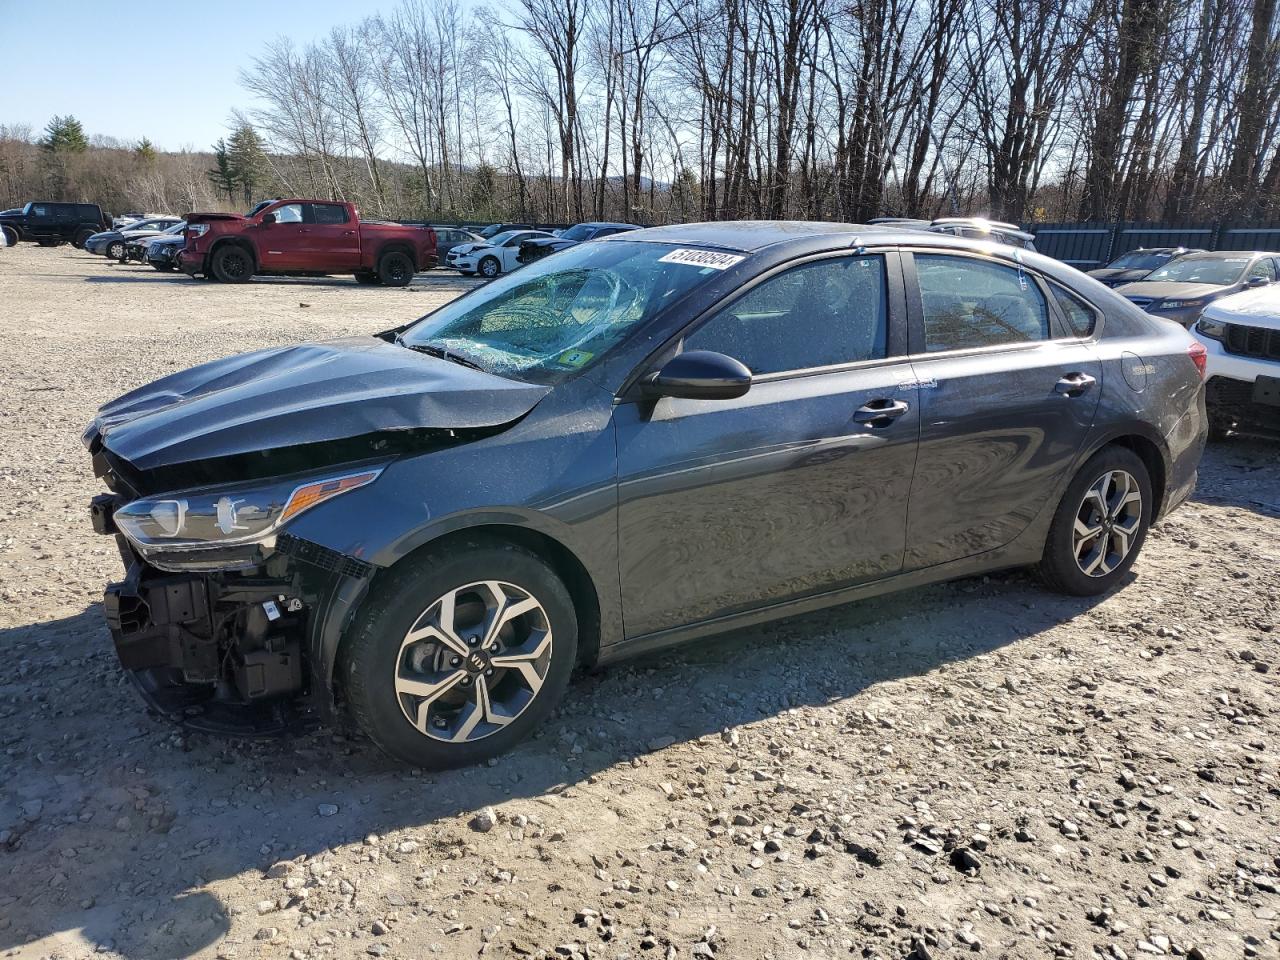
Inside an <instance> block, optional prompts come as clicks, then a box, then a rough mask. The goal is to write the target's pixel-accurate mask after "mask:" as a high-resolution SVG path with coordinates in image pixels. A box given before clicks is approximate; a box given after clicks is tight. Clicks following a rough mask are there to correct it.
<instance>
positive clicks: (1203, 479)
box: [1192, 436, 1280, 518]
mask: <svg viewBox="0 0 1280 960" xmlns="http://www.w3.org/2000/svg"><path fill="white" fill-rule="evenodd" d="M1277 467H1280V443H1277V442H1275V441H1268V440H1255V439H1253V438H1251V437H1234V436H1233V437H1231V438H1229V439H1227V440H1222V441H1218V442H1216V443H1212V444H1210V445H1209V447H1208V448H1207V449H1206V450H1205V455H1204V459H1203V460H1201V461H1200V482H1199V483H1198V484H1197V485H1196V490H1195V493H1194V494H1192V499H1193V500H1197V501H1199V502H1201V503H1209V504H1213V505H1215V506H1228V507H1240V508H1242V509H1245V510H1250V511H1252V512H1254V513H1258V514H1261V515H1262V516H1265V517H1273V518H1274V517H1280V483H1277V482H1276V477H1277V476H1280V471H1277Z"/></svg>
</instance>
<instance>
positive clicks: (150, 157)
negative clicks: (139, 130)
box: [133, 137, 159, 165]
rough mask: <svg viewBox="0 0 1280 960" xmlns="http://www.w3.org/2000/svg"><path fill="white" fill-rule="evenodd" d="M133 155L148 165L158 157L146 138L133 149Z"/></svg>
mask: <svg viewBox="0 0 1280 960" xmlns="http://www.w3.org/2000/svg"><path fill="white" fill-rule="evenodd" d="M133 155H134V156H135V157H137V158H138V159H139V160H141V161H142V162H143V163H145V164H148V165H150V164H152V163H155V161H156V157H157V156H159V154H158V153H157V152H156V145H155V144H154V143H152V142H151V141H150V140H148V139H147V138H146V137H143V138H142V139H141V140H139V141H138V145H137V146H136V147H134V148H133Z"/></svg>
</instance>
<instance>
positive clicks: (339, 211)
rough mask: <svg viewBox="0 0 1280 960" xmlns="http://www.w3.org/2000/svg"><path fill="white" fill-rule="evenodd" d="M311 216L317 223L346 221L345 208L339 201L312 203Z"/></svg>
mask: <svg viewBox="0 0 1280 960" xmlns="http://www.w3.org/2000/svg"><path fill="white" fill-rule="evenodd" d="M311 218H312V222H313V223H317V224H335V223H346V222H347V208H346V207H344V206H342V205H341V204H339V203H313V204H311Z"/></svg>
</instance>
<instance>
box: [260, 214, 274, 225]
mask: <svg viewBox="0 0 1280 960" xmlns="http://www.w3.org/2000/svg"><path fill="white" fill-rule="evenodd" d="M275 222H276V215H275V214H274V213H264V214H263V215H262V225H263V226H264V227H269V226H271V224H273V223H275Z"/></svg>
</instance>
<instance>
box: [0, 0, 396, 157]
mask: <svg viewBox="0 0 1280 960" xmlns="http://www.w3.org/2000/svg"><path fill="white" fill-rule="evenodd" d="M394 5H395V4H394V2H393V0H387V2H382V3H373V2H369V0H217V2H216V3H204V2H198V0H197V2H194V3H192V2H178V3H165V4H156V3H154V2H151V0H132V2H128V0H126V2H124V3H111V2H101V0H0V77H3V78H4V79H3V80H2V81H0V124H15V123H25V124H30V125H31V127H32V129H33V130H34V131H35V132H36V133H37V135H38V134H39V132H40V131H42V130H43V129H44V127H45V124H47V123H48V122H49V120H50V118H51V117H53V116H54V115H64V114H73V115H74V116H75V117H77V118H78V119H79V120H80V122H81V123H82V124H84V128H85V132H86V133H88V134H89V135H90V136H93V135H95V134H104V135H106V136H111V137H116V138H117V139H119V140H123V141H126V142H133V141H137V140H140V139H141V138H143V137H147V138H149V139H150V140H151V142H152V143H154V144H155V145H156V146H157V147H158V148H159V149H162V150H180V149H182V148H184V147H193V148H195V149H197V150H208V149H209V148H210V146H211V145H212V144H213V143H214V142H215V141H216V140H217V139H218V138H219V137H222V136H225V135H226V134H227V121H228V117H229V114H230V112H231V110H232V109H233V108H235V107H240V108H242V109H243V108H245V107H247V106H249V105H250V99H249V96H248V94H246V93H245V92H244V91H243V90H241V89H240V86H239V83H238V82H237V78H238V77H239V72H240V69H241V68H242V67H244V66H247V65H248V63H249V60H250V59H251V58H252V57H254V56H256V55H257V54H259V53H260V52H261V49H262V46H263V44H265V43H266V42H267V41H268V40H271V39H274V38H275V37H277V36H282V35H284V36H289V37H292V38H293V40H294V42H295V43H297V44H298V45H299V46H303V45H305V44H307V43H309V42H311V41H312V40H316V39H318V38H320V37H322V36H324V35H325V34H327V33H328V32H329V30H330V29H331V28H333V27H335V26H338V25H340V24H353V23H356V22H358V21H359V20H361V19H363V18H364V17H365V16H368V15H371V14H374V13H378V12H381V11H384V10H390V9H391V8H392V7H394ZM149 75H152V76H151V77H150V78H149Z"/></svg>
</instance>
